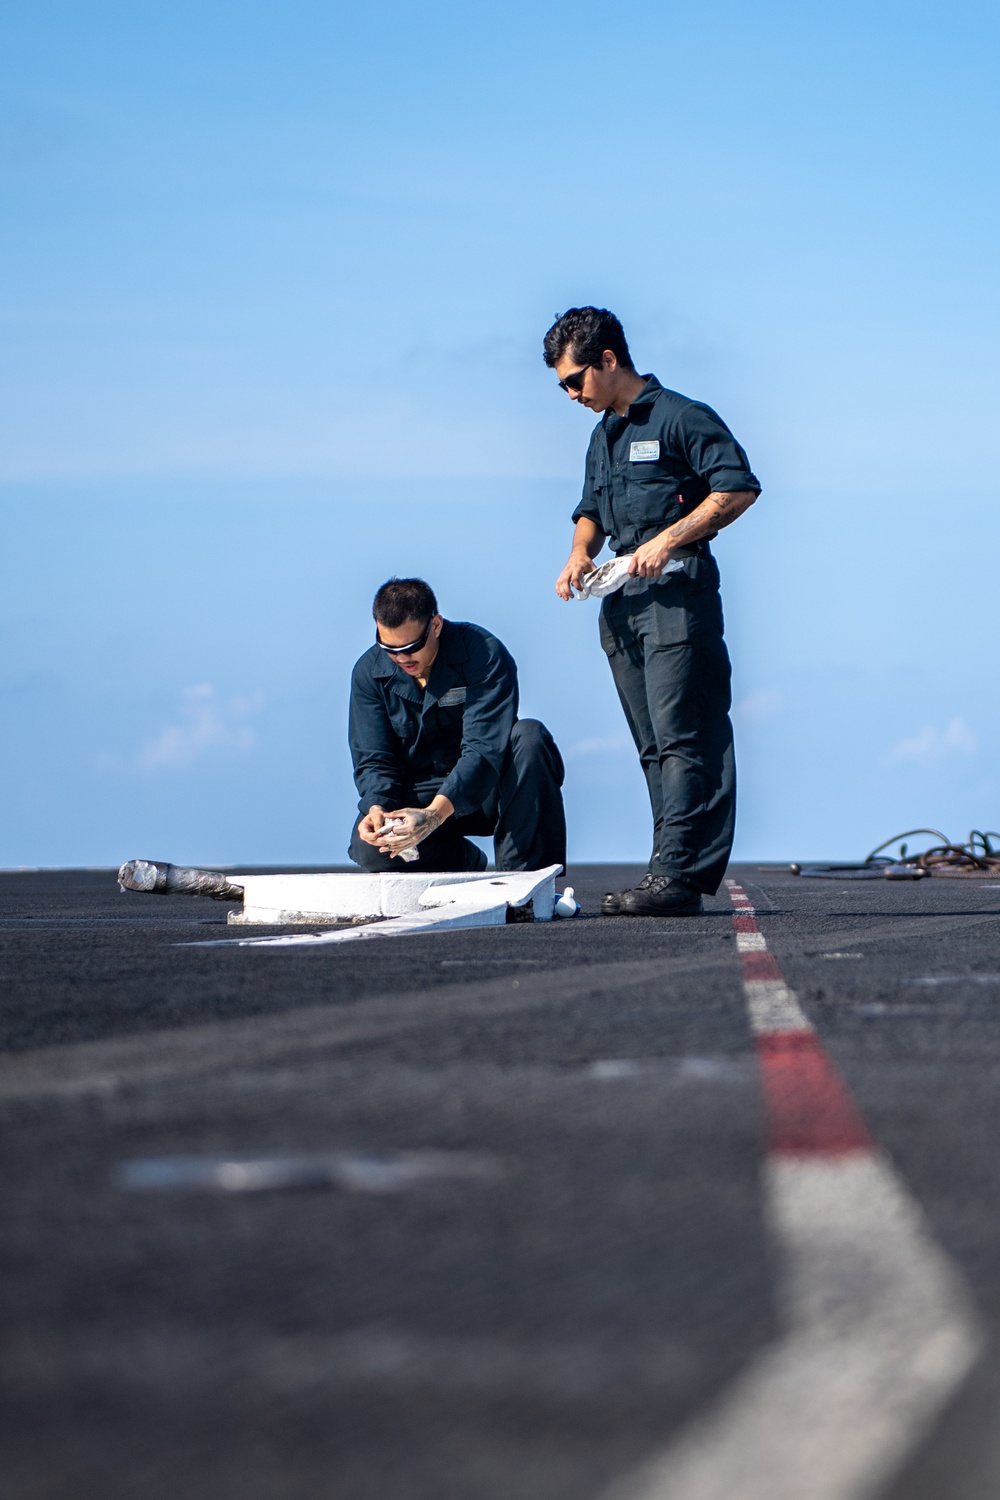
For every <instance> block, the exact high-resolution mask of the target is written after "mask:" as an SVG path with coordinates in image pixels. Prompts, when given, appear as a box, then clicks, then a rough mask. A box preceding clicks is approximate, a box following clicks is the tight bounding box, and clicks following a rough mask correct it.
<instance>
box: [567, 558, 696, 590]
mask: <svg viewBox="0 0 1000 1500" xmlns="http://www.w3.org/2000/svg"><path fill="white" fill-rule="evenodd" d="M633 556H634V554H633V553H631V552H628V553H626V555H625V556H624V557H612V558H610V559H609V560H608V561H607V562H606V563H601V566H600V567H599V568H595V569H594V571H593V572H592V573H588V574H587V576H586V578H585V579H584V580H583V582H582V583H581V584H580V586H579V591H580V598H581V599H591V598H593V599H606V598H607V596H608V595H609V594H615V593H617V592H618V590H619V589H620V588H621V587H622V585H623V584H624V583H625V581H626V579H627V578H628V565H629V563H630V562H631V561H632V558H633ZM683 567H684V564H683V562H682V561H681V559H680V558H679V557H672V558H671V559H670V561H669V562H668V563H667V565H666V567H665V568H664V569H663V571H662V572H661V573H660V574H659V576H658V577H656V578H650V579H648V580H647V582H649V583H661V582H662V581H663V579H664V578H667V577H669V575H670V574H671V573H680V572H681V570H682V569H683Z"/></svg>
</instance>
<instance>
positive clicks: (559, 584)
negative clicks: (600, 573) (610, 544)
mask: <svg viewBox="0 0 1000 1500" xmlns="http://www.w3.org/2000/svg"><path fill="white" fill-rule="evenodd" d="M603 546H604V532H603V531H602V530H601V528H600V527H599V526H598V524H597V522H596V521H592V520H591V519H590V517H589V516H581V517H580V519H579V521H577V523H576V530H575V531H574V532H573V548H572V551H571V552H570V554H569V562H568V563H567V564H566V566H565V567H564V568H563V570H562V572H561V573H560V574H559V577H558V578H557V579H556V593H557V594H558V595H559V597H560V599H572V598H573V590H574V589H578V588H579V587H580V585H581V583H582V582H583V580H584V579H585V578H586V576H587V574H588V573H592V572H593V571H594V558H595V557H596V556H597V554H598V552H600V550H601V548H602V547H603Z"/></svg>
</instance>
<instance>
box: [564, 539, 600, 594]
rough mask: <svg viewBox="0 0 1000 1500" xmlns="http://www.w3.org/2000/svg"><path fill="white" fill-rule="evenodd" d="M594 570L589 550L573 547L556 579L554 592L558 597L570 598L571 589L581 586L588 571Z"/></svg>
mask: <svg viewBox="0 0 1000 1500" xmlns="http://www.w3.org/2000/svg"><path fill="white" fill-rule="evenodd" d="M593 571H594V559H593V558H592V557H591V555H590V553H589V552H586V551H584V550H583V549H581V548H577V547H574V548H573V551H572V552H571V553H570V555H569V562H568V563H567V564H566V566H565V567H564V568H563V570H562V572H561V573H560V574H559V577H558V578H557V579H556V593H557V594H558V595H559V597H560V599H572V598H573V597H574V595H573V590H574V589H578V588H580V587H581V586H582V584H583V580H584V579H585V578H586V576H587V574H588V573H592V572H593Z"/></svg>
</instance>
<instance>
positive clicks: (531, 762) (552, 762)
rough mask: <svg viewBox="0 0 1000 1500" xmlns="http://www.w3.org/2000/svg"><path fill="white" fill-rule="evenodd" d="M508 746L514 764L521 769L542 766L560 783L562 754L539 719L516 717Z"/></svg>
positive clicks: (561, 777) (561, 778)
mask: <svg viewBox="0 0 1000 1500" xmlns="http://www.w3.org/2000/svg"><path fill="white" fill-rule="evenodd" d="M510 748H511V754H512V756H513V759H514V764H515V765H516V766H518V767H519V768H520V769H521V770H526V769H527V768H528V767H529V766H544V767H545V769H546V770H547V771H548V772H549V773H550V774H552V775H554V776H555V778H556V780H557V781H558V783H559V785H560V786H561V785H562V780H563V774H564V772H563V763H562V756H561V755H560V754H559V748H558V746H557V745H556V742H555V740H554V739H553V738H552V736H551V734H550V733H549V731H548V730H547V729H546V727H545V725H544V724H543V723H542V721H541V720H540V719H518V721H517V723H516V724H515V725H514V728H513V729H512V730H511V734H510Z"/></svg>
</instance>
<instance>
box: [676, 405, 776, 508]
mask: <svg viewBox="0 0 1000 1500" xmlns="http://www.w3.org/2000/svg"><path fill="white" fill-rule="evenodd" d="M673 436H674V439H675V441H676V442H677V443H678V444H679V446H680V448H681V450H682V451H683V453H684V455H685V457H686V458H687V461H688V463H689V464H690V465H691V467H692V469H693V470H694V472H695V473H696V474H698V475H699V476H700V477H701V478H702V479H704V480H705V482H706V484H707V485H708V487H709V490H710V491H712V490H714V491H715V492H716V493H717V494H719V493H728V494H732V493H733V492H734V491H736V490H754V491H756V492H757V493H758V494H759V492H760V482H759V480H758V479H757V478H756V476H755V475H754V474H753V473H752V472H751V470H750V460H749V459H748V458H747V456H746V453H745V452H744V450H743V449H742V448H741V447H740V445H739V443H738V442H737V441H736V439H735V438H734V437H733V434H732V433H731V432H730V431H729V428H728V427H727V426H726V424H725V422H724V421H723V420H722V418H721V417H720V416H719V414H718V412H714V411H713V410H712V408H711V407H710V406H704V405H702V403H701V402H700V401H689V402H688V404H687V405H686V406H685V407H684V409H683V411H682V412H681V413H680V414H679V416H678V417H677V420H676V423H675V426H674V433H673Z"/></svg>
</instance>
